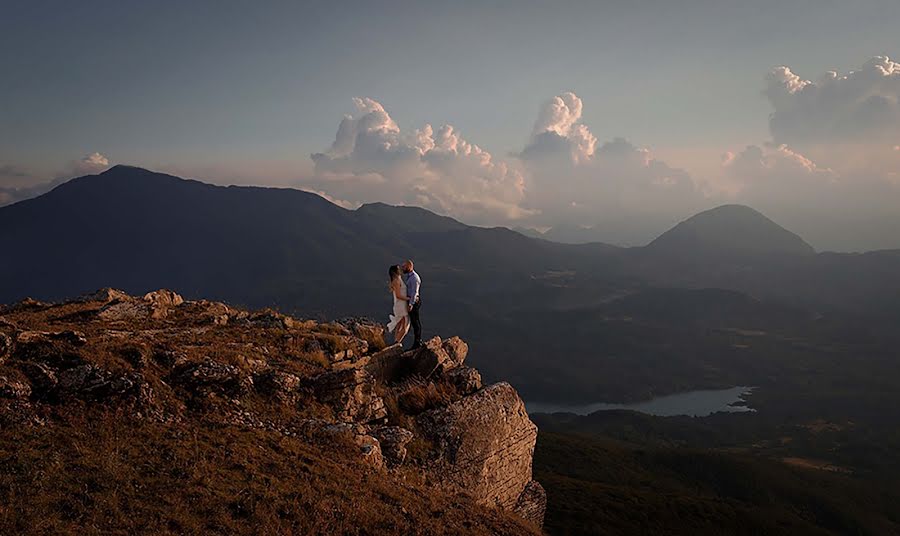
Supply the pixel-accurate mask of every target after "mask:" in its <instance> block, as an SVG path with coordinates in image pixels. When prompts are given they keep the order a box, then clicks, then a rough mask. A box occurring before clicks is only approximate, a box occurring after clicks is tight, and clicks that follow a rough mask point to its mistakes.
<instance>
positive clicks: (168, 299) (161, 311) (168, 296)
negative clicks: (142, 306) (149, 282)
mask: <svg viewBox="0 0 900 536" xmlns="http://www.w3.org/2000/svg"><path fill="white" fill-rule="evenodd" d="M144 302H146V303H148V304H150V317H151V318H165V317H167V316H168V315H169V310H170V309H173V308H175V307H178V306H179V305H181V304H182V303H184V298H182V297H181V296H180V295H179V294H177V293H176V292H172V291H171V290H166V289H159V290H155V291H153V292H148V293H147V294H144Z"/></svg>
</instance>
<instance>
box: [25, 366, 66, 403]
mask: <svg viewBox="0 0 900 536" xmlns="http://www.w3.org/2000/svg"><path fill="white" fill-rule="evenodd" d="M19 370H21V371H22V372H23V373H24V374H25V376H27V377H28V379H29V380H30V381H31V389H32V392H33V393H34V394H35V395H37V396H38V398H46V397H47V396H48V395H49V394H50V393H52V392H53V391H54V390H55V389H56V384H57V383H59V380H58V379H57V377H56V371H54V370H53V369H51V368H50V367H48V366H47V365H44V364H43V363H22V364H20V365H19Z"/></svg>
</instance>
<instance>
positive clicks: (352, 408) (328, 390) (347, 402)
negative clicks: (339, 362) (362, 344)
mask: <svg viewBox="0 0 900 536" xmlns="http://www.w3.org/2000/svg"><path fill="white" fill-rule="evenodd" d="M313 389H314V391H315V395H316V398H317V399H318V400H319V401H320V402H322V403H323V404H327V405H329V406H331V407H332V408H333V409H334V412H335V417H336V418H337V419H338V420H339V421H342V422H371V421H376V420H379V419H383V418H384V417H386V416H387V410H386V409H385V407H384V400H382V398H381V397H380V396H378V394H377V393H376V392H375V379H374V378H373V377H372V375H371V374H369V373H368V372H366V371H365V370H363V369H345V370H336V371H333V372H326V373H325V374H321V375H319V376H317V377H316V378H314V379H313Z"/></svg>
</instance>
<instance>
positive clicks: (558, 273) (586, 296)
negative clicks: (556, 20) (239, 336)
mask: <svg viewBox="0 0 900 536" xmlns="http://www.w3.org/2000/svg"><path fill="white" fill-rule="evenodd" d="M712 214H713V217H714V218H713V219H714V222H713V223H712V224H709V223H708V222H707V220H708V218H709V215H708V214H707V215H703V216H702V217H700V216H698V218H697V219H696V220H693V219H692V220H693V221H699V222H700V223H701V224H702V225H699V224H698V225H696V226H697V227H699V228H700V231H702V232H700V231H697V232H692V233H687V232H685V231H684V229H685V228H688V229H690V228H692V227H694V226H695V223H690V224H688V223H687V222H686V223H685V224H683V225H682V226H678V227H676V228H675V229H673V230H672V231H671V232H670V233H667V234H666V235H664V236H663V237H660V238H659V240H658V241H657V242H656V243H654V244H653V245H652V246H648V247H640V248H618V247H615V246H610V245H606V244H600V243H593V244H581V245H567V244H559V243H554V242H550V241H547V240H535V239H533V238H528V237H526V236H523V235H522V234H520V233H517V232H514V231H511V230H509V229H506V228H480V227H471V226H468V225H465V224H463V223H460V222H458V221H456V220H453V219H451V218H446V217H442V216H438V215H436V214H433V213H431V212H429V211H426V210H423V209H420V208H415V207H392V206H388V205H384V204H378V203H376V204H371V205H364V206H363V207H360V208H359V209H357V210H346V209H344V208H341V207H339V206H336V205H334V204H332V203H330V202H329V201H327V200H325V199H323V198H321V197H319V196H317V195H315V194H312V193H308V192H302V191H298V190H292V189H277V188H256V187H238V186H229V187H223V186H214V185H210V184H204V183H201V182H198V181H192V180H184V179H181V178H178V177H173V176H170V175H165V174H160V173H154V172H151V171H147V170H143V169H139V168H134V167H127V166H116V167H114V168H111V169H110V170H108V171H106V172H104V173H101V174H99V175H89V176H85V177H80V178H77V179H73V180H71V181H69V182H67V183H65V184H62V185H60V186H58V187H57V188H55V189H54V190H52V191H51V192H49V193H46V194H44V195H42V196H39V197H37V198H34V199H29V200H26V201H22V202H19V203H16V204H13V205H10V206H6V207H0V252H2V254H0V303H10V302H13V301H16V300H19V299H21V298H24V297H26V296H32V297H34V298H38V299H42V300H59V299H63V298H65V297H66V296H72V295H78V294H81V293H84V292H90V291H92V290H93V289H96V288H101V287H105V286H113V287H116V288H122V289H123V290H125V291H127V292H130V293H133V294H142V293H145V292H147V291H149V290H152V289H154V288H160V287H166V288H172V289H174V290H176V291H178V292H179V293H180V294H182V295H184V296H185V297H186V298H188V299H199V298H209V299H215V300H221V301H228V302H230V303H235V304H240V305H244V306H248V307H276V308H278V309H279V310H282V311H284V312H288V313H292V314H298V315H302V316H305V317H323V318H327V317H330V318H334V317H338V318H340V317H343V316H348V315H353V316H367V317H370V318H376V319H384V318H386V315H387V313H388V312H389V310H390V299H389V296H388V294H387V291H386V289H385V286H386V278H387V269H388V266H389V265H391V264H395V263H397V262H399V261H400V260H402V259H405V258H412V259H413V260H414V261H415V262H416V268H417V270H418V271H419V273H420V274H421V276H422V279H423V289H424V291H423V323H424V326H425V331H426V334H427V333H433V332H434V331H433V330H435V329H437V328H440V329H441V330H442V331H452V332H453V333H458V334H460V336H463V337H465V338H466V340H468V341H470V342H471V343H472V345H473V347H475V348H478V349H479V351H478V352H475V353H474V355H473V357H472V359H473V362H474V363H476V364H477V365H478V366H479V367H480V368H481V370H482V372H483V373H484V374H485V377H486V378H489V379H509V380H512V381H514V383H515V385H516V387H517V388H518V389H520V390H521V392H523V394H524V396H526V397H532V398H534V399H538V398H539V399H542V400H554V399H555V400H564V399H572V400H585V399H592V398H593V399H595V400H597V399H608V400H611V401H612V400H614V399H624V398H633V397H644V396H651V395H652V394H654V393H657V394H658V393H661V392H674V391H677V390H682V389H685V388H697V387H712V386H721V385H726V384H728V383H730V382H737V383H731V385H736V384H739V385H754V383H750V382H757V383H758V382H760V381H763V380H764V379H765V378H766V377H768V376H767V375H770V374H775V373H776V371H777V370H778V367H779V363H780V360H781V359H784V358H786V357H785V356H788V355H793V353H792V352H794V350H793V349H791V348H787V347H785V349H784V351H777V352H768V353H767V352H765V351H763V347H762V346H754V347H753V349H751V350H750V351H749V352H748V351H745V350H743V349H738V348H737V347H735V346H733V344H734V342H733V341H732V340H731V338H730V336H729V335H727V334H716V333H712V334H710V333H708V332H707V331H704V330H703V329H701V328H698V327H697V323H698V322H700V321H698V322H694V323H693V324H688V325H685V321H686V320H687V319H691V318H695V319H700V318H709V317H710V315H711V314H712V313H710V312H711V311H716V313H715V314H716V315H719V316H721V318H723V319H727V321H728V322H730V325H729V326H724V327H733V328H744V327H746V326H748V325H754V326H760V325H765V326H766V328H767V329H768V328H772V327H778V326H775V325H774V323H773V322H769V323H768V324H766V322H765V319H766V318H770V317H771V318H785V319H787V320H785V324H784V325H782V326H780V329H782V331H784V332H785V333H784V337H788V336H797V334H798V333H800V332H804V333H805V332H806V331H809V330H811V329H812V328H813V326H812V325H811V324H810V322H811V320H810V319H811V318H816V315H831V316H827V317H826V318H828V319H830V318H831V317H832V316H834V315H845V314H851V313H852V314H854V315H861V316H860V317H859V318H855V319H846V318H844V317H843V316H834V318H835V319H837V318H841V319H842V320H841V322H843V323H844V324H845V325H849V324H850V323H851V322H853V323H856V324H858V325H868V326H870V327H869V328H867V329H869V330H870V331H871V330H882V327H881V326H882V325H883V324H889V323H890V322H893V321H894V320H897V319H900V290H898V289H900V252H898V251H893V252H892V251H886V252H871V253H867V254H862V255H848V254H828V253H822V254H814V253H809V252H807V249H806V248H805V247H803V244H802V241H801V242H799V243H798V242H797V240H796V239H794V238H793V237H792V235H790V233H788V232H787V231H784V230H783V229H781V228H779V227H777V226H775V225H774V224H772V223H771V222H769V221H768V220H766V219H765V218H763V217H762V216H759V215H758V214H756V213H754V212H752V211H751V210H750V209H746V208H734V207H724V208H723V209H719V210H716V211H712ZM748 214H749V215H748ZM723 221H724V222H726V223H727V222H732V223H727V224H726V223H722V222H723ZM735 222H737V223H735ZM739 224H740V225H739ZM720 228H728V229H731V230H732V231H733V232H731V231H730V234H729V233H720V234H717V232H718V231H720ZM722 234H724V236H726V237H730V238H731V240H732V242H728V241H727V240H725V239H724V238H722V236H720V235H722ZM698 237H700V238H702V240H701V239H700V238H698ZM710 237H713V238H710ZM745 237H746V238H747V239H748V241H749V242H750V243H751V245H750V246H741V245H740V244H741V243H742V242H743V241H744V239H745ZM766 237H771V239H772V241H773V244H775V246H774V247H769V248H767V247H766V240H768V238H766ZM723 241H724V242H725V245H724V246H722V242H723ZM734 250H737V251H738V252H739V253H740V254H732V253H731V252H732V251H734ZM723 252H726V253H723ZM800 252H803V253H802V254H801V253H800ZM673 288H674V289H682V290H686V291H690V292H673V291H671V290H667V289H673ZM709 288H718V289H723V290H728V291H732V292H731V293H729V292H701V291H703V289H709ZM695 291H696V293H695ZM734 292H737V293H739V294H740V296H735V295H734V294H733V293H734ZM750 296H752V298H750ZM623 300H624V301H623ZM781 304H784V305H786V306H789V308H790V312H783V308H782V307H781ZM773 312H774V313H773ZM701 313H702V314H701ZM772 314H775V316H771V315H772ZM704 315H705V316H704ZM723 322H724V320H723ZM834 322H835V325H837V320H834ZM754 329H756V328H754ZM878 332H879V333H880V331H878ZM782 340H784V341H786V340H787V338H785V339H778V340H777V341H773V342H772V344H777V345H787V343H786V342H780V341H782ZM740 344H741V345H745V344H744V343H740ZM732 354H735V355H734V358H733V359H732V358H730V356H732ZM555 355H561V356H564V358H562V359H559V360H556V359H554V360H550V361H548V357H547V356H555ZM622 356H627V359H622ZM722 359H729V361H728V363H729V364H728V366H721V364H720V360H722ZM635 365H638V366H635ZM609 371H616V373H618V374H622V375H623V376H621V377H617V376H616V375H615V374H608V373H607V372H609ZM636 371H640V373H637V372H636ZM594 372H603V374H597V375H595V374H593V373H594ZM748 376H749V377H748Z"/></svg>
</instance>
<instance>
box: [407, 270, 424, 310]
mask: <svg viewBox="0 0 900 536" xmlns="http://www.w3.org/2000/svg"><path fill="white" fill-rule="evenodd" d="M421 286H422V278H421V277H419V274H417V273H416V271H415V270H413V271H411V272H409V273H408V274H406V297H407V298H409V304H410V305H415V304H416V302H417V301H418V300H419V287H421Z"/></svg>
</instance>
